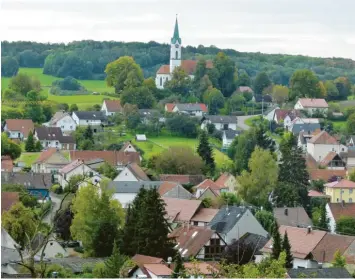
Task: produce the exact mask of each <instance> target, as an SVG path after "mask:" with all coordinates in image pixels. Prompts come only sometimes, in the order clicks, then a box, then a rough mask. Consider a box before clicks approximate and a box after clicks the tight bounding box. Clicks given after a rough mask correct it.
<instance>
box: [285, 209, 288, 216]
mask: <svg viewBox="0 0 355 279" xmlns="http://www.w3.org/2000/svg"><path fill="white" fill-rule="evenodd" d="M285 215H286V216H288V208H285Z"/></svg>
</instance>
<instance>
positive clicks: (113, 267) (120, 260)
mask: <svg viewBox="0 0 355 279" xmlns="http://www.w3.org/2000/svg"><path fill="white" fill-rule="evenodd" d="M128 259H129V258H128V257H127V256H125V255H122V254H121V253H120V251H119V249H118V246H117V244H116V241H115V242H114V244H113V250H112V255H111V256H110V257H109V258H108V259H107V260H106V261H105V272H104V273H105V277H106V278H120V270H121V268H122V266H123V265H124V263H125V262H126V261H127V260H128Z"/></svg>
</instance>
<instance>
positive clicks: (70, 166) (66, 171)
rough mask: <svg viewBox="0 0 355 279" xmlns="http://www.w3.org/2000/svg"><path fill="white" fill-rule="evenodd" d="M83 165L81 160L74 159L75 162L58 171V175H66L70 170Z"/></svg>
mask: <svg viewBox="0 0 355 279" xmlns="http://www.w3.org/2000/svg"><path fill="white" fill-rule="evenodd" d="M82 164H84V161H83V160H82V159H76V160H75V161H73V162H71V163H69V164H68V165H66V166H64V167H63V168H61V169H60V170H59V172H60V173H68V172H71V171H72V170H74V169H76V168H77V167H79V166H81V165H82Z"/></svg>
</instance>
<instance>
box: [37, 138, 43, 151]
mask: <svg viewBox="0 0 355 279" xmlns="http://www.w3.org/2000/svg"><path fill="white" fill-rule="evenodd" d="M42 149H43V147H42V144H41V142H40V141H39V140H38V141H36V144H35V151H36V152H40V151H42Z"/></svg>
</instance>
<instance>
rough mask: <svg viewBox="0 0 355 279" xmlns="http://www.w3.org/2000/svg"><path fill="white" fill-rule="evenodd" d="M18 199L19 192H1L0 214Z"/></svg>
mask: <svg viewBox="0 0 355 279" xmlns="http://www.w3.org/2000/svg"><path fill="white" fill-rule="evenodd" d="M19 201H20V196H19V193H16V192H1V214H2V213H3V212H5V211H8V210H9V209H10V208H11V206H12V205H13V204H15V203H17V202H19Z"/></svg>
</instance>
